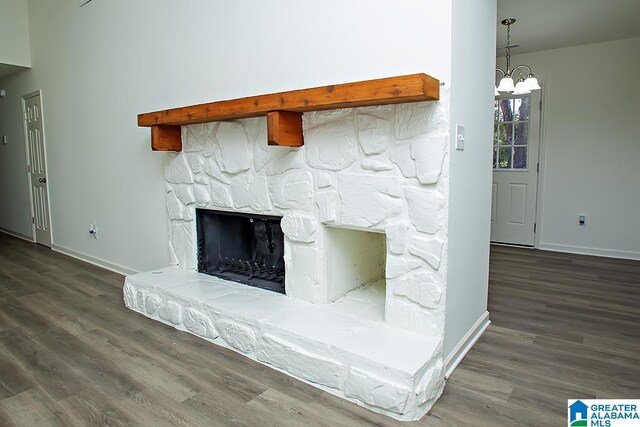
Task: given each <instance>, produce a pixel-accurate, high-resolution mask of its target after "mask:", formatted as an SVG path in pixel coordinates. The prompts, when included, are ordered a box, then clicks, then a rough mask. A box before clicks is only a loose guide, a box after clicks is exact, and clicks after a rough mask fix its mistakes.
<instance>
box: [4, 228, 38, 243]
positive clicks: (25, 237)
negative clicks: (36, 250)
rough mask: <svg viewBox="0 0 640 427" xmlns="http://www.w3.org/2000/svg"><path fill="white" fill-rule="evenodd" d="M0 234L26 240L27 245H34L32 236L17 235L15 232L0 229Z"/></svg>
mask: <svg viewBox="0 0 640 427" xmlns="http://www.w3.org/2000/svg"><path fill="white" fill-rule="evenodd" d="M0 233H4V234H8V235H9V236H13V237H16V238H18V239H22V240H26V241H27V242H29V243H34V242H35V240H33V236H27V235H26V234H22V233H17V232H15V231H11V230H7V229H6V228H2V227H0Z"/></svg>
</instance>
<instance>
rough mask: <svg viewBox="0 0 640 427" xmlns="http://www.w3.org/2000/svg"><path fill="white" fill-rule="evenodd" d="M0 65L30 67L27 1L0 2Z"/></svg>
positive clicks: (0, 0) (11, 0)
mask: <svg viewBox="0 0 640 427" xmlns="http://www.w3.org/2000/svg"><path fill="white" fill-rule="evenodd" d="M0 64H9V65H17V66H20V67H30V66H31V54H30V49H29V17H28V12H27V0H0Z"/></svg>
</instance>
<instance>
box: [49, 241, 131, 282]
mask: <svg viewBox="0 0 640 427" xmlns="http://www.w3.org/2000/svg"><path fill="white" fill-rule="evenodd" d="M51 250H53V251H56V252H59V253H61V254H63V255H67V256H70V257H71V258H75V259H79V260H80V261H84V262H86V263H89V264H92V265H95V266H98V267H102V268H104V269H106V270H109V271H113V272H114V273H118V274H122V275H123V276H127V275H129V274H135V273H139V271H137V270H134V269H132V268H129V267H125V266H124V265H120V264H115V263H112V262H109V261H105V260H103V259H101V258H97V257H93V256H91V255H87V254H83V253H81V252H76V251H74V250H73V249H69V248H65V247H63V246H58V245H52V246H51Z"/></svg>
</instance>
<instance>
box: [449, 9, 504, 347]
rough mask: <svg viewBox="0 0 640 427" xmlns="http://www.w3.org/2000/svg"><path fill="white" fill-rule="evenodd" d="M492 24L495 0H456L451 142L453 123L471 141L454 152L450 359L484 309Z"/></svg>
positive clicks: (488, 213)
mask: <svg viewBox="0 0 640 427" xmlns="http://www.w3.org/2000/svg"><path fill="white" fill-rule="evenodd" d="M495 21H496V0H482V1H478V0H454V1H453V14H452V25H453V34H452V46H453V49H452V67H451V69H452V77H451V143H452V144H455V141H454V140H455V125H456V124H462V125H464V127H465V133H466V141H465V149H464V151H456V150H455V148H454V147H455V146H454V145H452V147H451V162H450V167H451V172H450V188H449V197H450V202H449V203H450V205H449V215H450V216H449V248H448V250H449V266H448V275H449V276H448V283H447V304H446V328H445V331H446V332H445V344H444V354H445V358H449V357H452V356H453V354H452V353H453V352H454V351H455V350H457V346H458V345H461V344H463V341H464V340H465V338H466V337H465V335H466V334H467V333H468V332H469V331H470V329H471V328H472V327H474V325H476V323H477V322H478V321H479V319H481V318H483V316H485V314H486V311H487V285H488V274H489V233H490V215H491V178H492V176H491V141H492V133H493V84H492V82H493V73H494V69H495V43H496V30H495V28H496V25H495ZM485 325H486V324H485Z"/></svg>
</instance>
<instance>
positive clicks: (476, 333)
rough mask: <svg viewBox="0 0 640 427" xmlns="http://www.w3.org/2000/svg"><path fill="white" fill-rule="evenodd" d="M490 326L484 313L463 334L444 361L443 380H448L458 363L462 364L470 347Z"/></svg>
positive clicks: (486, 313) (487, 316)
mask: <svg viewBox="0 0 640 427" xmlns="http://www.w3.org/2000/svg"><path fill="white" fill-rule="evenodd" d="M490 324H491V320H489V312H488V311H485V312H484V313H483V314H482V316H480V318H479V319H478V320H477V321H476V323H474V324H473V326H472V327H471V329H469V330H468V331H467V333H466V334H464V337H462V339H461V340H460V342H458V344H456V346H455V347H454V348H453V350H452V351H451V353H449V355H448V356H447V357H446V358H445V359H444V378H445V379H449V377H450V376H451V374H452V373H453V371H454V370H455V369H456V368H457V367H458V365H459V364H460V362H462V359H464V356H466V355H467V353H468V352H469V350H471V347H473V345H474V344H475V343H476V341H478V339H479V338H480V337H481V336H482V334H483V333H484V331H486V330H487V328H488V327H489V325H490Z"/></svg>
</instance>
